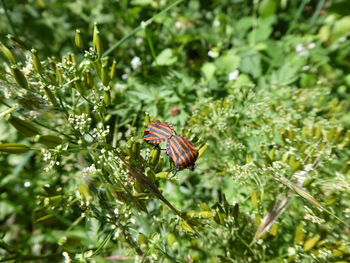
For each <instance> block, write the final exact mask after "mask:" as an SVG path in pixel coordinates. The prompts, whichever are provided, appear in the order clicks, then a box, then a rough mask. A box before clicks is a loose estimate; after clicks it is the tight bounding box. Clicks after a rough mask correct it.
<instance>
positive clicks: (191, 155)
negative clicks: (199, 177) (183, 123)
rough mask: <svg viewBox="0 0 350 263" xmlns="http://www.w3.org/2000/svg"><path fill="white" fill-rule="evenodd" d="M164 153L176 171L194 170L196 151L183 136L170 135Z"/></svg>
mask: <svg viewBox="0 0 350 263" xmlns="http://www.w3.org/2000/svg"><path fill="white" fill-rule="evenodd" d="M166 153H167V154H168V155H169V156H170V157H171V159H173V161H174V163H175V166H176V169H181V168H188V169H190V170H191V171H193V169H194V165H195V162H196V160H197V158H198V151H197V150H196V148H195V147H194V146H193V144H192V143H191V142H190V140H189V139H188V138H186V137H184V136H179V135H172V136H171V137H170V138H169V139H168V141H167V147H166Z"/></svg>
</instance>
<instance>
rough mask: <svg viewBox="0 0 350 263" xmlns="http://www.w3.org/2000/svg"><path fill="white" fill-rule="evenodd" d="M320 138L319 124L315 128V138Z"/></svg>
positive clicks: (320, 129) (320, 127)
mask: <svg viewBox="0 0 350 263" xmlns="http://www.w3.org/2000/svg"><path fill="white" fill-rule="evenodd" d="M321 136H322V126H321V125H320V124H319V125H317V127H316V131H315V137H316V138H320V137H321Z"/></svg>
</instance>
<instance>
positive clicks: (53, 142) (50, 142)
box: [34, 135, 62, 148]
mask: <svg viewBox="0 0 350 263" xmlns="http://www.w3.org/2000/svg"><path fill="white" fill-rule="evenodd" d="M34 141H35V142H38V143H41V144H44V145H45V146H47V147H49V148H54V147H56V146H57V145H60V144H62V139H61V138H60V137H58V136H55V135H37V136H36V137H35V139H34Z"/></svg>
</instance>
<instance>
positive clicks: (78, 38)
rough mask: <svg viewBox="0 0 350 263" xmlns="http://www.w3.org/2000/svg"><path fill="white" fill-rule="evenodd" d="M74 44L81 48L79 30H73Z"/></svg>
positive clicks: (81, 42) (81, 38)
mask: <svg viewBox="0 0 350 263" xmlns="http://www.w3.org/2000/svg"><path fill="white" fill-rule="evenodd" d="M75 45H76V46H77V47H78V48H79V49H82V48H83V37H82V36H81V34H80V30H79V29H77V30H75Z"/></svg>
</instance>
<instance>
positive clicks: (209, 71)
mask: <svg viewBox="0 0 350 263" xmlns="http://www.w3.org/2000/svg"><path fill="white" fill-rule="evenodd" d="M201 71H202V72H203V73H204V76H205V78H206V80H207V81H210V80H211V79H212V78H213V76H214V74H215V71H216V66H215V64H214V63H210V62H206V63H204V65H203V66H202V68H201Z"/></svg>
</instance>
